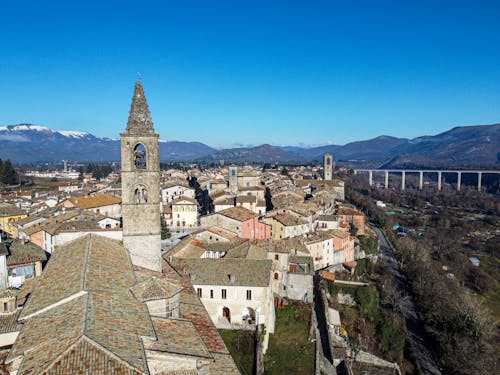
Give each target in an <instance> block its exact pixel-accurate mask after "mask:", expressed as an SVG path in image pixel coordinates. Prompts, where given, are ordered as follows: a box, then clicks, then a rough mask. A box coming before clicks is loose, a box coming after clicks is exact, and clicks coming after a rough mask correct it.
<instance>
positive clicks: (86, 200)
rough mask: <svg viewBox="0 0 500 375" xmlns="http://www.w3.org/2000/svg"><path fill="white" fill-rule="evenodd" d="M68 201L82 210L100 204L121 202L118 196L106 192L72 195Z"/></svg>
mask: <svg viewBox="0 0 500 375" xmlns="http://www.w3.org/2000/svg"><path fill="white" fill-rule="evenodd" d="M68 201H70V202H71V203H72V204H73V205H75V206H76V207H78V208H80V209H82V210H84V209H89V208H96V207H102V206H111V205H113V204H120V203H121V202H122V200H121V199H120V198H117V197H114V196H112V195H108V194H95V195H90V196H86V197H72V198H69V199H68Z"/></svg>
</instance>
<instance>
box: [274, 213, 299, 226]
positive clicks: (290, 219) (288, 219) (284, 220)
mask: <svg viewBox="0 0 500 375" xmlns="http://www.w3.org/2000/svg"><path fill="white" fill-rule="evenodd" d="M271 219H275V220H277V221H279V222H280V223H281V224H283V225H284V226H287V227H288V226H295V225H302V224H307V222H306V221H304V220H302V219H300V218H298V217H297V216H294V215H292V214H287V213H285V214H276V215H274V216H273V217H272V218H271Z"/></svg>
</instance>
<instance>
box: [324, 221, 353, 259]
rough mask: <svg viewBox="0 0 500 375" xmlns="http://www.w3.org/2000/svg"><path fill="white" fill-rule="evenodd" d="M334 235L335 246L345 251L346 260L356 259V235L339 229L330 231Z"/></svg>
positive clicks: (338, 249) (336, 248)
mask: <svg viewBox="0 0 500 375" xmlns="http://www.w3.org/2000/svg"><path fill="white" fill-rule="evenodd" d="M329 233H331V234H332V235H333V246H334V247H335V250H336V251H340V250H343V251H344V258H345V259H344V262H352V261H353V260H354V237H352V236H351V235H349V233H346V232H344V231H342V230H339V229H333V230H331V231H329Z"/></svg>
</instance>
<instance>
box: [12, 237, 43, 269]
mask: <svg viewBox="0 0 500 375" xmlns="http://www.w3.org/2000/svg"><path fill="white" fill-rule="evenodd" d="M46 260H47V254H46V253H45V250H43V249H42V248H41V247H40V246H37V245H35V244H34V243H31V242H28V243H23V242H22V241H13V242H12V244H11V245H10V247H9V255H7V265H8V266H12V265H15V264H25V263H34V262H45V261H46Z"/></svg>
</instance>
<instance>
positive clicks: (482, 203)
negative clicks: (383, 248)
mask: <svg viewBox="0 0 500 375" xmlns="http://www.w3.org/2000/svg"><path fill="white" fill-rule="evenodd" d="M346 197H347V199H349V200H350V201H352V202H353V203H355V204H356V205H357V206H358V207H360V208H361V209H362V210H363V211H364V212H365V213H366V214H367V215H368V216H369V217H370V219H371V220H372V221H373V222H375V223H376V224H377V225H379V226H380V227H381V228H382V229H384V230H385V232H386V234H387V237H388V239H389V240H390V241H391V243H392V244H393V245H394V248H395V251H396V254H395V255H396V257H397V259H398V262H399V266H400V269H401V271H402V272H403V274H404V275H405V276H406V279H407V281H408V283H407V291H408V292H409V293H410V295H411V296H412V298H413V300H414V303H415V307H416V309H417V313H418V317H419V318H420V319H421V321H422V322H423V324H424V326H425V330H426V333H427V334H428V336H429V337H430V339H431V343H430V344H431V346H432V350H433V352H434V353H435V355H436V359H437V360H438V362H439V363H440V365H441V366H442V367H443V368H444V369H445V373H447V374H492V373H495V370H496V369H498V368H497V365H498V363H500V359H499V356H498V352H496V347H495V345H496V343H497V342H498V341H497V340H498V327H497V324H496V322H495V320H494V318H493V317H492V315H491V311H490V309H489V308H488V306H486V299H485V297H488V296H491V295H492V294H493V293H495V290H496V288H497V287H498V286H497V282H498V280H495V278H494V277H493V276H492V275H491V274H490V273H488V272H486V271H485V270H484V269H483V268H482V267H476V266H473V265H472V264H471V263H470V262H469V259H468V256H467V253H468V251H470V250H473V251H474V252H475V253H478V252H479V253H480V254H484V255H485V256H490V257H491V256H494V255H495V254H498V247H497V246H498V243H496V244H495V242H496V240H498V238H495V237H494V238H492V239H490V240H487V241H484V242H480V241H477V240H476V242H475V243H472V242H471V241H474V240H473V239H472V240H469V241H468V243H467V240H466V239H468V238H470V237H468V234H469V233H471V232H473V231H475V230H480V229H483V228H484V227H485V226H489V227H490V228H494V227H495V226H496V225H498V214H499V205H498V198H496V197H494V196H491V195H487V194H484V193H480V192H471V191H469V192H467V198H466V199H465V198H464V195H462V194H461V193H460V192H455V191H443V192H432V193H431V192H426V191H423V192H419V191H405V192H401V191H397V190H391V189H389V190H385V189H371V190H370V188H369V187H368V186H367V185H366V183H363V182H362V181H360V180H358V179H356V178H353V179H352V180H351V181H350V183H349V184H346ZM376 199H379V200H384V201H385V202H391V203H393V204H395V205H398V206H407V207H412V208H413V209H417V210H418V211H419V212H421V213H423V212H427V211H424V210H423V209H424V208H425V206H426V205H427V206H429V204H431V206H430V207H431V209H430V210H435V212H434V213H433V214H432V215H424V214H420V215H418V214H417V215H413V216H411V215H399V216H398V215H397V214H396V215H394V216H389V215H387V214H386V212H385V210H383V209H381V208H379V207H377V206H376V204H375V200H376ZM427 210H429V208H428V209H427ZM464 211H466V212H465V213H464ZM467 211H470V214H469V212H467ZM477 211H480V212H481V213H482V214H481V216H483V218H482V219H475V220H470V217H472V216H471V215H472V213H474V212H477ZM396 220H398V221H399V222H400V223H404V225H408V226H410V227H421V228H423V230H424V233H423V236H422V237H421V238H419V237H417V236H410V235H408V236H399V235H397V234H396V233H395V232H394V231H393V224H394V222H395V221H396ZM464 239H465V240H464ZM443 266H444V268H443ZM399 300H401V298H400V297H398V298H395V301H399Z"/></svg>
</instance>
